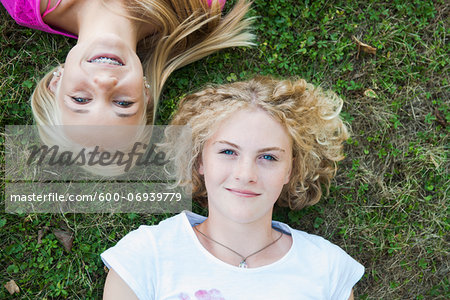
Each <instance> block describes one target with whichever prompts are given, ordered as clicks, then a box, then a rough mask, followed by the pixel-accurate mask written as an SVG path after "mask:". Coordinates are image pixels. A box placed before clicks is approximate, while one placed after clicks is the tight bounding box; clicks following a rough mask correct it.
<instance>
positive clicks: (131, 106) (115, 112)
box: [49, 36, 147, 125]
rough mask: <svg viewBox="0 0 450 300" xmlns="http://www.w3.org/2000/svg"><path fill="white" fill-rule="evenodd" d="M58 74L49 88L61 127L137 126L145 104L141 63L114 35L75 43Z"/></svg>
mask: <svg viewBox="0 0 450 300" xmlns="http://www.w3.org/2000/svg"><path fill="white" fill-rule="evenodd" d="M61 73H62V74H61V76H60V77H56V76H54V78H53V80H52V81H51V83H50V86H49V88H50V90H51V91H52V92H53V93H54V94H55V95H56V98H57V101H58V104H59V106H60V109H61V120H62V124H63V125H137V124H140V122H141V120H142V119H143V114H144V113H145V104H144V101H147V97H146V91H144V82H143V70H142V66H141V62H140V60H139V58H138V57H137V55H136V53H135V52H134V50H133V49H131V48H130V47H129V46H127V45H126V44H125V43H124V42H123V41H121V40H120V39H118V38H117V37H116V36H104V37H103V38H101V39H96V40H95V41H92V42H83V43H78V44H77V45H76V46H75V47H74V48H72V50H71V51H70V52H69V54H68V55H67V58H66V62H65V65H64V69H63V70H62V72H61Z"/></svg>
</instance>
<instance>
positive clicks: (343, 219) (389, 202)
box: [0, 0, 450, 299]
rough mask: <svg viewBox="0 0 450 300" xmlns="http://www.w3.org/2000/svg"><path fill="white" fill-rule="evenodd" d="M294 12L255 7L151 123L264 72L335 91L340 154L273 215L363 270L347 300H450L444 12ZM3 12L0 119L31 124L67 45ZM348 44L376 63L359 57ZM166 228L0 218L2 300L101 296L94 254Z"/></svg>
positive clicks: (130, 219) (326, 4)
mask: <svg viewBox="0 0 450 300" xmlns="http://www.w3.org/2000/svg"><path fill="white" fill-rule="evenodd" d="M228 2H229V3H228V4H227V7H229V6H230V4H231V3H232V1H228ZM300 2H302V1H295V0H272V1H263V0H255V1H254V3H253V10H252V12H251V14H252V15H253V16H255V17H256V20H255V33H256V35H257V37H258V38H257V46H256V47H254V48H252V49H232V50H227V51H222V52H220V53H218V54H215V55H211V56H209V57H208V58H206V59H203V60H201V61H199V62H197V63H194V64H192V65H189V66H187V67H185V68H183V69H181V70H178V71H177V72H176V73H175V74H174V75H173V76H172V77H171V79H170V80H169V82H168V83H167V85H166V86H167V88H166V89H165V91H164V93H163V96H162V104H161V107H160V111H159V114H158V115H159V119H158V123H159V124H165V123H167V122H168V120H169V119H170V116H171V114H172V112H173V111H174V109H175V108H176V105H177V102H178V101H179V99H180V98H181V97H182V96H183V95H185V94H187V93H188V92H190V91H195V90H198V89H200V88H201V87H202V86H204V85H205V84H207V83H209V82H213V83H224V82H232V81H236V80H243V79H247V78H250V77H251V76H253V75H255V74H270V75H275V76H279V77H302V78H305V79H306V80H307V81H310V82H313V83H315V84H320V85H321V86H323V87H324V88H330V89H333V90H334V91H336V92H337V93H338V94H339V95H340V96H341V97H343V99H344V101H345V105H344V109H343V113H342V116H343V118H344V119H345V120H346V121H347V122H348V124H349V125H350V127H351V129H352V137H351V138H350V139H349V140H348V142H347V145H346V154H347V157H346V159H345V160H344V161H343V162H342V163H341V164H340V170H339V171H338V175H337V177H336V179H335V181H334V182H333V186H332V188H331V191H330V194H329V195H328V196H326V197H324V198H323V199H322V201H321V202H320V203H319V204H317V205H316V206H313V207H310V208H307V209H304V210H302V211H299V212H290V211H287V210H285V209H279V210H277V211H276V212H275V218H277V219H279V220H282V221H284V222H287V223H289V224H290V225H292V226H294V227H296V228H299V229H302V230H305V231H307V232H311V233H315V234H318V235H321V236H324V237H326V238H327V239H329V240H331V241H332V242H334V243H336V244H338V245H339V246H341V247H342V248H344V249H345V250H346V251H347V252H348V253H349V254H351V255H352V256H353V257H354V258H356V259H357V260H358V261H360V262H361V263H362V264H363V265H364V266H365V267H366V273H365V275H364V277H363V278H362V280H361V281H360V282H359V283H358V284H357V286H356V287H355V296H356V298H357V299H448V298H450V291H449V282H448V278H449V277H448V275H449V255H448V250H449V242H448V232H449V229H450V228H449V227H450V226H449V219H448V216H449V214H448V198H449V197H448V190H449V175H448V171H449V163H448V134H449V122H450V112H449V107H448V99H449V96H450V89H449V74H450V72H449V66H450V55H449V50H450V49H449V48H450V46H449V45H450V43H449V41H448V37H449V35H450V30H449V27H448V25H449V24H448V20H449V4H448V3H447V2H446V1H443V0H437V1H414V0H413V1H401V0H393V1H389V2H387V1H386V2H383V1H343V0H337V1H326V0H318V1H304V3H303V2H302V3H300ZM0 15H1V21H0V32H1V34H0V44H1V46H0V57H1V61H2V63H1V64H0V76H1V78H2V80H1V83H0V99H1V100H0V101H1V106H0V107H1V108H0V118H1V122H2V124H3V125H6V124H30V123H31V122H32V121H31V113H30V106H29V103H28V98H29V96H30V94H31V92H32V89H33V87H34V85H35V82H36V80H37V79H38V78H39V77H40V76H41V75H42V74H43V72H44V71H46V70H48V69H49V68H50V66H52V65H55V64H56V62H57V61H63V60H64V57H65V54H66V53H67V51H68V49H69V48H70V46H71V45H73V44H74V41H72V40H68V39H66V38H64V37H59V36H52V35H48V34H45V33H42V32H37V31H34V30H31V29H26V28H23V27H20V26H18V25H16V24H15V23H14V22H13V21H12V20H11V19H10V18H9V16H8V15H7V14H6V12H5V10H4V9H1V10H0ZM352 36H355V37H356V38H358V39H359V40H360V41H362V42H363V43H366V44H368V45H370V46H373V47H375V48H376V52H377V53H376V55H372V54H367V53H360V54H359V56H358V55H357V47H356V44H355V42H354V41H353V40H352ZM369 89H370V90H372V91H368V90H369ZM367 91H368V92H367ZM2 161H3V158H2ZM2 201H3V199H2ZM195 210H196V211H201V209H200V208H195ZM165 217H167V216H164V215H158V216H156V215H142V214H83V215H73V214H66V215H57V214H34V215H32V214H30V215H28V214H23V215H9V214H5V213H1V214H0V240H1V241H2V247H1V248H0V257H1V259H0V283H1V285H2V286H3V285H4V284H5V283H6V282H7V281H9V280H11V279H13V280H15V282H16V283H17V284H18V285H19V287H20V289H21V291H20V294H18V295H17V294H16V295H15V296H10V295H9V294H8V292H7V291H6V289H5V288H3V287H1V288H0V298H2V299H17V298H20V299H56V298H67V299H98V298H100V297H101V294H102V287H103V284H104V279H105V271H104V268H103V264H102V262H101V260H100V257H99V254H100V253H101V252H102V251H104V250H105V249H107V248H108V247H111V246H112V245H114V244H115V243H116V242H117V241H118V240H119V239H120V238H121V237H122V236H123V235H125V234H126V233H127V232H129V231H130V230H131V229H133V228H137V227H138V226H139V225H140V224H155V223H157V222H159V221H160V220H162V219H164V218H165ZM62 225H64V227H68V228H70V229H71V230H72V231H73V232H74V242H73V248H72V250H71V252H70V253H67V252H66V251H65V250H64V248H63V246H62V245H61V244H60V243H59V242H58V241H57V239H56V237H55V235H54V234H53V233H52V229H54V228H60V227H61V226H62ZM39 232H40V233H41V235H42V238H41V243H38V235H39Z"/></svg>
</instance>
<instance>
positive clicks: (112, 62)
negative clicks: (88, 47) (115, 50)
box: [88, 57, 123, 66]
mask: <svg viewBox="0 0 450 300" xmlns="http://www.w3.org/2000/svg"><path fill="white" fill-rule="evenodd" d="M88 62H90V63H101V64H110V65H116V66H123V64H122V63H121V62H119V61H118V60H116V59H114V58H110V57H98V58H96V59H91V60H89V61H88Z"/></svg>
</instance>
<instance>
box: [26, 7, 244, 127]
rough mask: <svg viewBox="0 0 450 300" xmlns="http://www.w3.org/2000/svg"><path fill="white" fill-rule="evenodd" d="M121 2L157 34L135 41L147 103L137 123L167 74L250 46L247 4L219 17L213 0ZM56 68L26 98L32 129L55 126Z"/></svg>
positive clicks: (150, 111)
mask: <svg viewBox="0 0 450 300" xmlns="http://www.w3.org/2000/svg"><path fill="white" fill-rule="evenodd" d="M208 2H211V3H210V5H209V4H208ZM105 3H106V1H105ZM106 4H107V3H106ZM125 4H126V6H127V9H128V11H129V12H130V16H129V17H130V18H131V19H135V20H139V21H142V22H145V23H148V24H152V25H153V26H154V27H155V28H157V33H156V34H154V35H152V36H149V37H147V38H145V39H144V40H142V41H140V42H139V44H138V49H137V52H138V54H139V55H140V56H142V57H143V69H144V75H145V76H146V77H147V79H148V80H149V83H150V86H151V91H150V93H151V96H152V99H153V103H151V102H150V103H149V104H148V105H147V104H146V101H144V102H145V105H147V106H146V112H147V113H146V115H143V116H142V118H141V123H142V124H143V125H145V124H152V123H153V121H154V117H155V114H156V109H157V106H158V101H159V97H160V95H161V92H162V89H163V87H164V83H165V82H166V81H167V79H168V77H169V76H170V75H171V74H172V72H173V71H175V70H176V69H178V68H181V67H183V66H185V65H187V64H190V63H192V62H194V61H196V60H199V59H201V58H203V57H205V56H207V55H210V54H212V53H214V52H216V51H219V50H221V49H224V48H228V47H237V46H250V45H252V44H253V43H252V42H251V41H252V40H253V35H252V34H251V33H249V32H248V30H249V28H250V25H251V22H252V20H251V19H249V18H247V19H246V18H245V15H246V13H247V12H248V10H249V8H250V3H249V2H248V1H247V0H239V1H238V2H237V3H236V4H235V6H234V7H233V9H232V10H231V11H230V12H229V13H228V14H227V15H226V16H224V17H222V11H221V2H220V1H218V0H215V1H214V0H213V1H206V0H134V1H125ZM222 4H223V2H222ZM61 66H62V65H61ZM61 66H58V67H56V68H53V69H52V70H51V71H50V72H48V73H47V74H46V75H45V76H44V77H43V78H42V79H41V80H40V82H39V83H38V84H37V86H36V88H35V90H34V92H33V94H32V96H31V105H32V111H33V116H34V117H35V122H36V124H37V125H61V119H60V111H59V109H58V104H57V101H56V97H55V95H54V93H53V92H52V91H50V90H49V83H50V81H51V79H52V76H53V75H52V74H53V72H54V71H56V70H58V68H59V67H61Z"/></svg>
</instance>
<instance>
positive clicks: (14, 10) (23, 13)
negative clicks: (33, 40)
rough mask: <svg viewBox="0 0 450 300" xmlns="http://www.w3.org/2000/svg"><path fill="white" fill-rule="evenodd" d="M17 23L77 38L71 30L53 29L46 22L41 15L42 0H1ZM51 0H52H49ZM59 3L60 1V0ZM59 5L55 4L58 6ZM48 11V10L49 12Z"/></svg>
mask: <svg viewBox="0 0 450 300" xmlns="http://www.w3.org/2000/svg"><path fill="white" fill-rule="evenodd" d="M0 1H1V2H2V4H3V6H4V7H5V8H6V10H7V11H8V13H9V14H10V15H11V17H12V18H13V19H14V20H15V21H16V22H17V24H19V25H22V26H26V27H29V28H33V29H37V30H41V31H45V32H49V33H55V34H61V35H65V36H68V37H71V38H75V39H76V38H77V36H76V35H73V34H72V33H70V32H66V31H63V30H57V29H53V28H51V27H50V26H48V25H47V24H45V23H44V20H42V16H41V10H40V5H41V0H0ZM49 1H50V0H49ZM58 4H59V2H58ZM56 6H57V5H55V7H56ZM47 10H48V8H47ZM47 13H48V12H47Z"/></svg>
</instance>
